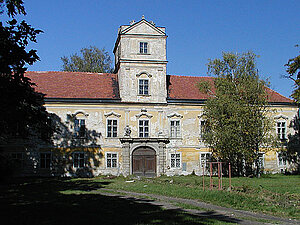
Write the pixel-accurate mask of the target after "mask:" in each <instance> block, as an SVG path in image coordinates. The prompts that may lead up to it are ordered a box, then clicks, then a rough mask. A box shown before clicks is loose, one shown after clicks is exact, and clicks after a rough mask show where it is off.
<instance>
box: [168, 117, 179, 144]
mask: <svg viewBox="0 0 300 225" xmlns="http://www.w3.org/2000/svg"><path fill="white" fill-rule="evenodd" d="M172 121H173V122H176V121H179V135H178V134H177V131H175V134H176V136H175V137H173V136H172V126H171V122H172ZM181 126H182V125H181V119H169V127H170V129H169V130H170V138H171V139H176V138H181V137H182V135H181V133H182V131H181V130H182V128H181ZM174 127H175V129H176V126H174Z"/></svg>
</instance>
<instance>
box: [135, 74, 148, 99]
mask: <svg viewBox="0 0 300 225" xmlns="http://www.w3.org/2000/svg"><path fill="white" fill-rule="evenodd" d="M140 80H147V81H148V94H140ZM136 86H137V95H138V96H150V95H151V94H150V90H151V79H149V78H138V79H137V85H136ZM143 91H144V90H143Z"/></svg>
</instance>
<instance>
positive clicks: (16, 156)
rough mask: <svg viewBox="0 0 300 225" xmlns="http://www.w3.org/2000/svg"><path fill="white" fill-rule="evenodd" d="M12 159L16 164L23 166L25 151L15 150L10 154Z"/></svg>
mask: <svg viewBox="0 0 300 225" xmlns="http://www.w3.org/2000/svg"><path fill="white" fill-rule="evenodd" d="M10 157H11V159H12V161H13V163H14V164H16V166H19V167H23V166H24V155H23V152H14V153H11V155H10Z"/></svg>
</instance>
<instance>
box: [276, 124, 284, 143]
mask: <svg viewBox="0 0 300 225" xmlns="http://www.w3.org/2000/svg"><path fill="white" fill-rule="evenodd" d="M276 124H277V126H276V130H277V135H278V138H279V139H280V140H286V122H285V121H284V122H277V123H276Z"/></svg>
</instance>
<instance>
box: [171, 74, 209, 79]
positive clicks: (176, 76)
mask: <svg viewBox="0 0 300 225" xmlns="http://www.w3.org/2000/svg"><path fill="white" fill-rule="evenodd" d="M168 76H176V77H199V78H214V77H211V76H197V75H194V76H193V75H177V74H173V75H171V74H168Z"/></svg>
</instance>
